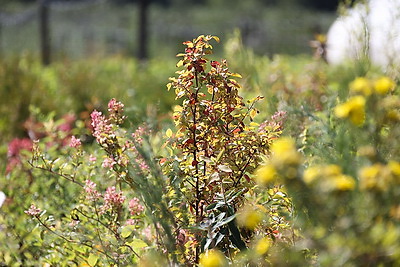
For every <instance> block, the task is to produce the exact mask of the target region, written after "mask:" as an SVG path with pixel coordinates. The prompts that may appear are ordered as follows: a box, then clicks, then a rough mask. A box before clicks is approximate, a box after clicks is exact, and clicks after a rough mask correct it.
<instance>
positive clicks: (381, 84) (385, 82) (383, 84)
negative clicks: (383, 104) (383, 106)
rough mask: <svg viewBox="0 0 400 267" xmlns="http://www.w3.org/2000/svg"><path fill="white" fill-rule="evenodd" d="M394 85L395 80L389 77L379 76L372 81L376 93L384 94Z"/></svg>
mask: <svg viewBox="0 0 400 267" xmlns="http://www.w3.org/2000/svg"><path fill="white" fill-rule="evenodd" d="M395 85H396V84H395V82H394V81H393V80H392V79H390V78H389V77H381V78H379V79H377V80H376V81H375V82H374V89H375V92H377V93H378V94H381V95H384V94H386V93H387V92H389V91H391V90H393V88H394V87H395Z"/></svg>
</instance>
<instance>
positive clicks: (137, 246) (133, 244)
mask: <svg viewBox="0 0 400 267" xmlns="http://www.w3.org/2000/svg"><path fill="white" fill-rule="evenodd" d="M126 244H127V245H128V246H130V247H132V248H133V250H137V249H141V248H145V247H148V245H147V243H146V242H144V241H143V240H141V239H137V238H134V239H133V240H132V241H131V242H129V243H126Z"/></svg>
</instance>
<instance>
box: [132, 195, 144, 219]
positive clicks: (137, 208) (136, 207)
mask: <svg viewBox="0 0 400 267" xmlns="http://www.w3.org/2000/svg"><path fill="white" fill-rule="evenodd" d="M129 211H130V213H131V215H138V214H140V213H142V212H143V211H144V207H143V206H142V205H141V204H140V203H139V199H138V198H136V197H134V198H133V199H131V200H130V201H129Z"/></svg>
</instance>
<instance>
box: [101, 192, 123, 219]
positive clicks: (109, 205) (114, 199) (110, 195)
mask: <svg viewBox="0 0 400 267" xmlns="http://www.w3.org/2000/svg"><path fill="white" fill-rule="evenodd" d="M125 199H126V198H125V196H123V195H122V192H118V193H117V192H116V190H115V186H111V187H108V188H107V190H106V192H105V193H104V204H103V205H102V206H101V207H100V210H101V211H100V213H105V212H106V211H107V210H110V209H113V208H115V209H118V208H120V207H121V206H122V204H123V203H124V201H125Z"/></svg>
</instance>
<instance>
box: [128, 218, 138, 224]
mask: <svg viewBox="0 0 400 267" xmlns="http://www.w3.org/2000/svg"><path fill="white" fill-rule="evenodd" d="M136 223H137V220H135V219H128V220H126V222H125V224H126V225H135V224H136Z"/></svg>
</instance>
